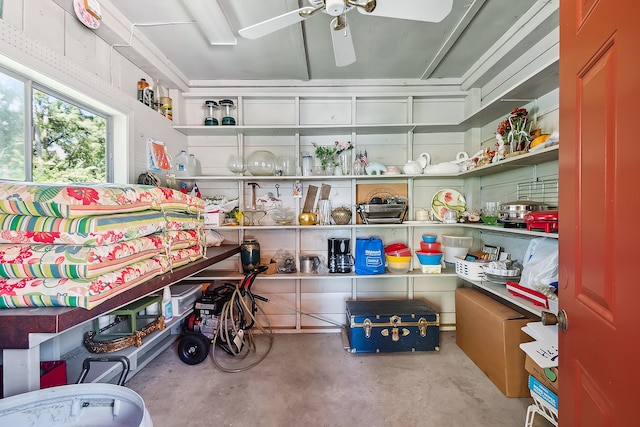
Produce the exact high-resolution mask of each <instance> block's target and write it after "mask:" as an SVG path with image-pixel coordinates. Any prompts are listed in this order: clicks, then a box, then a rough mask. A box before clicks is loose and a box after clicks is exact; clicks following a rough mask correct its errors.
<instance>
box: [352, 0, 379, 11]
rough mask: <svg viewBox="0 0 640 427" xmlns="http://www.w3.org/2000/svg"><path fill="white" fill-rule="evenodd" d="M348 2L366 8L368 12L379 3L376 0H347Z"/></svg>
mask: <svg viewBox="0 0 640 427" xmlns="http://www.w3.org/2000/svg"><path fill="white" fill-rule="evenodd" d="M347 4H348V5H349V6H355V7H359V8H361V9H364V11H365V12H367V13H371V12H373V11H374V10H375V8H376V6H377V5H378V3H377V2H376V0H367V2H365V3H357V2H355V1H350V0H347Z"/></svg>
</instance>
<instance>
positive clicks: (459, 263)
mask: <svg viewBox="0 0 640 427" xmlns="http://www.w3.org/2000/svg"><path fill="white" fill-rule="evenodd" d="M487 264H489V261H477V260H476V261H466V260H464V259H461V258H456V274H457V275H458V276H460V277H462V278H463V279H467V280H475V281H480V280H484V271H483V270H482V266H484V265H487Z"/></svg>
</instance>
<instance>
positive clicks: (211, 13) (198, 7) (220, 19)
mask: <svg viewBox="0 0 640 427" xmlns="http://www.w3.org/2000/svg"><path fill="white" fill-rule="evenodd" d="M182 4H183V5H184V6H185V8H187V10H188V11H189V14H191V16H192V17H193V19H194V20H195V21H196V25H197V26H198V28H199V29H200V31H201V32H202V33H203V34H204V36H205V37H206V39H207V40H208V41H209V43H210V44H211V45H213V46H233V45H236V44H238V40H236V37H235V35H234V34H233V31H231V27H230V26H229V23H228V22H227V18H226V17H225V15H224V13H223V12H222V9H221V8H220V5H219V4H218V1H217V0H213V1H210V0H182Z"/></svg>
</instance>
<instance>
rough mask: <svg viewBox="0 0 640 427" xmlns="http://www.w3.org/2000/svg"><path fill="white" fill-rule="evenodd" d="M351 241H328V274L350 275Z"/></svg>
mask: <svg viewBox="0 0 640 427" xmlns="http://www.w3.org/2000/svg"><path fill="white" fill-rule="evenodd" d="M350 242H351V239H342V238H330V239H328V256H327V260H328V263H329V265H328V267H329V273H351V267H352V266H353V265H352V262H351V248H350V246H351V245H350Z"/></svg>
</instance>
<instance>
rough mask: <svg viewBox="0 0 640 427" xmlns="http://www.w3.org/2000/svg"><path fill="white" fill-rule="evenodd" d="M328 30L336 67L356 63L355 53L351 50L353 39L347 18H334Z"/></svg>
mask: <svg viewBox="0 0 640 427" xmlns="http://www.w3.org/2000/svg"><path fill="white" fill-rule="evenodd" d="M343 24H344V25H343ZM330 29H331V40H332V41H333V54H334V56H335V58H336V66H337V67H344V66H347V65H349V64H353V63H354V62H356V51H355V50H354V48H353V39H352V38H351V29H350V28H349V24H348V21H347V18H343V17H336V18H334V19H333V20H332V21H331V26H330Z"/></svg>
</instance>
